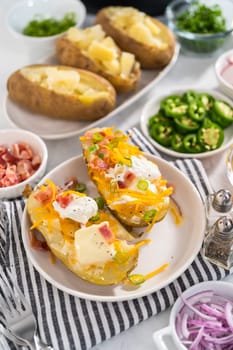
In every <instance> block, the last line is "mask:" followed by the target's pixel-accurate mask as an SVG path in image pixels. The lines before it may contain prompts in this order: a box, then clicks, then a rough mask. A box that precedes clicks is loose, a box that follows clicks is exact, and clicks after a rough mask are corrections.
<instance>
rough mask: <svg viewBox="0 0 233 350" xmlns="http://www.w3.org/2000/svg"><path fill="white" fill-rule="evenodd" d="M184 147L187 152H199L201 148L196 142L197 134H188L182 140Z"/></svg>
mask: <svg viewBox="0 0 233 350" xmlns="http://www.w3.org/2000/svg"><path fill="white" fill-rule="evenodd" d="M183 145H184V149H185V151H186V152H188V153H200V152H202V148H201V146H200V145H199V143H198V140H197V134H188V135H186V136H185V137H184V140H183Z"/></svg>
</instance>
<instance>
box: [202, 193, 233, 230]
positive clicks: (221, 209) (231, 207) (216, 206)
mask: <svg viewBox="0 0 233 350" xmlns="http://www.w3.org/2000/svg"><path fill="white" fill-rule="evenodd" d="M205 211H206V233H207V234H208V232H209V230H210V228H211V227H212V226H213V224H214V223H215V222H216V220H217V219H218V218H220V217H222V216H225V215H227V214H228V215H231V216H232V217H233V199H232V194H231V192H230V191H228V190H225V189H221V190H219V191H217V192H214V193H212V194H209V195H208V196H207V197H206V202H205Z"/></svg>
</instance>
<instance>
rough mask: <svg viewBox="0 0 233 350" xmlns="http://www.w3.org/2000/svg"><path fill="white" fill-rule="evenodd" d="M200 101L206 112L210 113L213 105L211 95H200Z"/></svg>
mask: <svg viewBox="0 0 233 350" xmlns="http://www.w3.org/2000/svg"><path fill="white" fill-rule="evenodd" d="M199 101H200V102H201V103H202V104H203V106H205V109H206V111H209V110H210V109H211V107H212V105H213V101H214V99H213V97H212V96H210V95H209V94H205V93H202V94H199Z"/></svg>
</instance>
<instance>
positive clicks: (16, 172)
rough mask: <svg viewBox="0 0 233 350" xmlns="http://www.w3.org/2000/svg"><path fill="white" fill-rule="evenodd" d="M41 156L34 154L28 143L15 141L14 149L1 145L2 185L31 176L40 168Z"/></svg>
mask: <svg viewBox="0 0 233 350" xmlns="http://www.w3.org/2000/svg"><path fill="white" fill-rule="evenodd" d="M40 164H41V158H40V156H39V155H37V154H33V152H32V149H31V147H30V146H29V145H28V144H26V143H15V144H13V145H12V150H11V149H7V147H6V146H4V145H1V146H0V187H8V186H13V185H16V184H18V183H20V182H22V181H24V180H26V179H28V178H29V177H30V176H32V175H33V174H34V173H35V171H36V170H37V169H38V168H39V166H40Z"/></svg>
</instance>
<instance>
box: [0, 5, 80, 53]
mask: <svg viewBox="0 0 233 350" xmlns="http://www.w3.org/2000/svg"><path fill="white" fill-rule="evenodd" d="M85 18H86V7H85V5H84V4H83V3H82V2H81V1H80V0H24V1H21V2H16V4H15V5H14V6H13V7H11V8H10V9H9V11H8V13H7V15H6V23H7V27H8V29H9V31H10V32H11V33H12V34H13V35H14V36H15V37H16V38H17V39H19V38H20V39H22V40H24V42H25V41H26V42H29V43H36V44H38V43H39V44H43V45H45V44H47V45H50V46H53V45H54V43H55V40H56V39H57V38H58V37H59V36H60V35H62V34H63V33H64V32H65V31H67V30H68V29H69V28H70V27H81V26H82V25H83V23H84V20H85ZM40 48H42V47H41V46H40Z"/></svg>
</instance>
